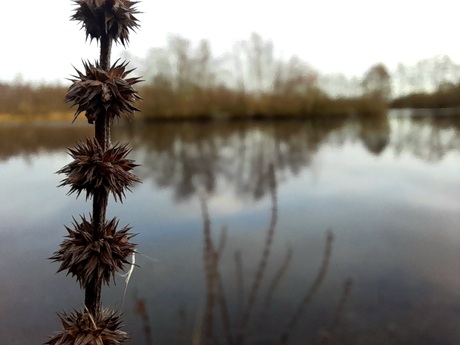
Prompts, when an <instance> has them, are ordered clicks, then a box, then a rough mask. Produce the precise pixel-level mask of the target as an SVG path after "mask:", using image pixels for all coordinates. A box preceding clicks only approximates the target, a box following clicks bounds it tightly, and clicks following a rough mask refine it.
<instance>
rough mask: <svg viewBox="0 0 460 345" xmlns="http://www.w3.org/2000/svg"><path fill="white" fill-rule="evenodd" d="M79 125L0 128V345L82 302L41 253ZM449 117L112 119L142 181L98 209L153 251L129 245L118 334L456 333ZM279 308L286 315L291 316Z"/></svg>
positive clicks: (456, 208)
mask: <svg viewBox="0 0 460 345" xmlns="http://www.w3.org/2000/svg"><path fill="white" fill-rule="evenodd" d="M91 130H92V128H91V127H86V126H85V127H72V128H68V127H66V126H56V127H54V128H48V127H32V126H29V127H27V126H24V127H19V128H18V127H10V128H1V129H0V138H1V139H0V140H1V141H2V145H1V146H0V168H1V171H2V173H3V175H2V177H3V178H2V179H1V180H0V189H1V190H2V193H1V194H0V205H1V207H0V219H1V220H2V227H1V228H0V277H1V280H2V282H1V283H0V318H1V322H0V334H2V341H3V342H5V343H6V344H21V345H29V344H36V343H40V342H41V341H43V340H44V339H45V338H46V336H47V335H49V332H50V330H52V329H56V328H57V327H59V326H58V320H57V318H56V317H55V311H57V310H66V309H72V308H79V307H81V305H80V303H81V300H82V297H81V291H80V290H79V288H78V286H77V284H75V283H74V282H73V281H72V280H71V279H69V278H66V277H65V276H64V275H55V271H56V269H57V267H56V266H53V265H52V264H51V263H49V262H47V261H46V257H49V256H50V255H51V254H52V252H53V251H54V250H55V249H56V247H57V245H58V244H59V242H60V241H61V239H62V236H64V235H65V230H64V228H63V227H62V224H65V223H68V221H69V219H70V216H72V215H76V214H77V213H83V212H88V207H86V206H87V205H86V204H85V203H84V200H77V201H76V200H75V199H73V198H69V197H66V196H65V192H66V191H65V190H63V189H57V188H55V186H56V185H57V184H59V180H60V178H61V177H60V176H57V175H55V174H53V172H55V171H57V170H58V169H59V168H61V167H62V166H63V165H64V164H65V163H66V162H67V161H68V159H69V157H68V156H67V155H66V154H65V153H64V151H65V147H67V146H72V145H73V143H74V142H75V141H76V140H78V139H82V138H84V137H85V136H86V135H89V134H90V133H91ZM459 130H460V126H459V121H458V118H455V117H442V118H441V117H437V118H428V117H420V116H415V117H414V116H393V115H392V116H390V117H389V120H388V121H372V122H368V121H360V120H358V119H354V120H351V121H347V122H345V121H341V120H340V121H329V122H319V121H314V120H312V121H304V122H294V121H293V122H272V123H269V122H261V123H247V122H232V123H199V124H197V123H195V124H192V123H189V124H179V123H177V124H176V123H175V124H167V123H163V124H153V125H147V126H140V127H137V124H136V123H134V124H133V125H132V126H131V127H130V128H126V127H119V128H117V129H116V131H115V137H116V140H120V141H122V142H125V141H131V142H132V143H133V144H134V145H133V146H134V150H133V152H132V155H133V157H132V158H135V159H136V160H137V161H138V162H139V163H141V164H143V166H141V167H139V169H138V170H137V173H139V174H141V175H142V177H143V178H144V183H143V184H140V185H139V186H137V187H136V188H135V189H134V193H133V195H132V196H130V198H128V199H127V200H126V203H125V204H124V205H123V206H120V205H118V204H114V203H111V204H110V212H112V213H114V215H117V216H119V217H120V219H121V220H122V221H123V222H126V223H129V224H131V225H132V226H133V228H134V229H135V230H136V232H139V236H138V237H137V239H138V242H139V243H140V245H139V250H140V252H141V253H142V254H145V255H147V256H149V257H153V258H155V259H156V260H157V261H151V260H149V259H147V258H145V257H143V256H142V255H139V257H138V258H136V262H137V263H138V264H139V266H140V267H139V268H137V269H136V270H135V272H134V274H133V277H132V278H131V281H130V286H129V287H128V294H127V295H126V302H125V321H126V323H127V324H128V326H127V329H128V331H129V332H130V333H131V334H132V336H133V339H132V342H131V343H132V344H136V345H140V344H144V343H146V344H148V345H150V344H151V343H152V342H153V343H155V344H167V345H171V344H172V345H174V344H190V343H191V341H192V340H196V339H194V337H195V336H196V335H197V334H199V335H200V337H201V338H200V341H201V340H204V339H205V338H206V336H205V335H206V334H208V335H207V338H208V339H215V337H216V336H223V338H222V339H221V340H222V342H221V343H225V342H226V341H227V338H228V336H226V335H228V334H230V335H231V337H232V338H233V339H232V340H233V342H235V343H236V342H237V340H238V334H242V335H240V336H239V337H240V338H241V337H242V338H243V339H246V341H245V343H246V344H251V345H256V344H267V339H268V338H264V337H265V336H267V337H270V341H272V340H273V339H274V340H280V339H281V336H282V334H286V333H287V334H289V337H288V339H289V341H290V343H292V344H304V343H305V342H306V341H308V340H312V342H313V343H316V342H317V341H320V340H321V341H326V340H327V339H330V343H332V344H333V343H336V344H354V345H356V344H372V343H374V340H375V339H376V338H378V339H380V340H381V343H382V344H424V343H429V342H430V341H431V342H432V343H436V344H457V343H459V342H460V333H459V332H458V327H457V326H458V325H457V324H458V310H460V299H459V298H458V291H460V278H459V276H458V275H457V274H456V273H455V272H458V271H460V251H459V250H458V249H459V248H460V239H459V236H458V224H459V218H458V215H459V212H460V199H459V195H460V183H459V179H458V171H459V170H458V168H459V164H458V156H459V153H460V143H459V137H460V136H459ZM24 181H26V182H24ZM275 182H276V183H275ZM159 186H160V187H161V188H159ZM274 186H276V188H275V187H274ZM202 193H205V194H206V195H207V196H208V197H207V198H206V205H203V208H204V209H206V208H209V211H208V213H209V216H206V212H205V213H204V214H205V217H204V222H203V220H202V219H201V217H200V207H199V205H200V202H199V198H198V196H200V195H202ZM275 195H276V198H275ZM172 197H175V198H176V200H180V201H181V202H178V203H176V202H173V200H172V199H173V198H172ZM275 199H276V200H275ZM271 205H276V206H277V210H276V211H275V210H274V208H273V207H272V206H271ZM204 206H206V208H205V207H204ZM85 207H86V208H85ZM85 210H86V211H85ZM270 210H271V212H270ZM267 214H268V215H269V216H268V217H267ZM270 217H271V223H272V225H270V219H268V220H267V218H270ZM206 219H209V220H212V224H208V223H209V221H206ZM203 223H204V224H205V227H204V228H205V230H203ZM267 223H268V224H267ZM206 224H208V225H206ZM273 224H275V225H273ZM224 226H228V229H227V230H223V231H218V230H220V229H221V227H224ZM270 229H273V230H270ZM327 229H333V230H334V235H335V240H334V242H333V243H332V240H331V237H327V236H326V239H325V232H326V230H327ZM328 238H329V239H328ZM24 253H27V255H24ZM328 253H330V254H328ZM329 257H330V258H329ZM264 258H265V259H264ZM203 266H204V267H203ZM261 267H263V271H262V274H260V273H259V274H258V272H260V271H261ZM322 272H324V273H322ZM258 275H260V276H262V279H260V281H261V283H259V285H258V286H257V284H256V283H255V282H256V281H257V279H256V277H257V276H258ZM349 276H352V277H353V284H352V285H351V284H350V282H349V281H348V280H347V278H348V277H349ZM211 278H212V279H211ZM218 278H219V279H218ZM315 282H317V283H315ZM31 286H33V287H34V288H33V289H31ZM254 287H256V288H254ZM50 291H52V293H50ZM206 291H208V292H211V291H212V294H211V293H208V294H206ZM254 291H256V292H254ZM123 292H124V285H123V281H122V280H120V284H117V286H116V287H114V288H111V289H108V290H107V291H104V294H105V295H104V296H105V297H104V298H106V301H107V304H108V305H115V306H116V305H120V304H121V300H122V296H123ZM207 295H208V296H207ZM224 295H225V303H224V302H223V297H222V296H224ZM312 295H313V297H314V298H312V297H310V296H312ZM209 296H212V298H211V297H209ZM251 296H255V297H251ZM250 300H255V302H253V303H252V305H253V307H251V308H252V309H251V308H250V309H248V305H250V304H249V301H250ZM302 301H307V307H308V308H307V309H303V307H299V306H302V305H304V303H303V302H302ZM224 305H226V309H227V312H224V313H222V310H225V307H224ZM210 306H213V307H212V308H211V307H210ZM136 307H137V312H136V309H135V308H136ZM296 309H297V310H299V309H300V310H301V312H300V314H301V315H303V316H301V317H300V318H299V320H301V321H298V322H293V321H292V320H293V319H294V321H295V320H296V317H295V315H296ZM248 310H249V312H248ZM302 310H306V311H307V312H306V313H305V312H303V311H302ZM222 314H228V317H227V316H225V317H223V316H222ZM297 314H298V313H297ZM209 315H211V316H212V318H211V317H210V316H209ZM246 315H249V317H248V316H246ZM209 319H212V320H214V321H213V322H212V323H211V325H212V327H211V326H210V324H209V323H207V322H206V321H204V320H209ZM225 319H228V320H229V322H228V324H229V326H225V324H226V323H227V321H224V320H225ZM246 319H249V321H245V320H246ZM290 320H291V321H290ZM290 324H291V325H292V324H294V326H292V327H289V325H290ZM245 325H246V326H245ZM427 325H428V326H427ZM144 327H145V329H147V330H148V329H149V328H150V329H151V338H150V339H149V338H146V337H145V335H144V333H143V332H144V331H143V329H144ZM291 328H292V329H291ZM226 329H230V331H229V332H227V331H226ZM210 330H212V337H211V336H209V332H210ZM286 330H287V331H286ZM323 331H324V332H323ZM270 332H271V333H270ZM5 334H6V335H5ZM326 334H332V336H331V337H329V338H328V337H327V336H326ZM283 339H284V338H283ZM197 341H198V340H197Z"/></svg>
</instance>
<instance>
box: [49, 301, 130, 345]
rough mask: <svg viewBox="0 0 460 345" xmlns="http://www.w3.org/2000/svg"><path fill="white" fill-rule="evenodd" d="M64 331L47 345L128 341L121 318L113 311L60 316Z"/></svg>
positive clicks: (84, 344) (83, 312)
mask: <svg viewBox="0 0 460 345" xmlns="http://www.w3.org/2000/svg"><path fill="white" fill-rule="evenodd" d="M59 318H60V319H61V323H62V326H63V328H64V329H63V330H62V331H61V332H59V333H58V334H56V335H55V336H53V337H52V338H50V340H48V341H47V342H46V343H45V345H75V344H79V345H117V344H121V343H123V342H125V341H126V340H128V334H127V333H126V332H124V331H122V330H120V328H121V319H120V316H119V315H118V314H117V313H116V312H115V311H112V310H109V309H102V310H101V312H100V313H97V315H92V314H91V313H90V312H89V311H88V310H85V311H73V312H71V313H69V314H67V313H62V314H60V315H59Z"/></svg>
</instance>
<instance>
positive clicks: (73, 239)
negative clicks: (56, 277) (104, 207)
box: [50, 217, 136, 288]
mask: <svg viewBox="0 0 460 345" xmlns="http://www.w3.org/2000/svg"><path fill="white" fill-rule="evenodd" d="M117 227H118V220H117V219H116V218H114V219H112V220H111V221H109V222H106V223H105V224H104V228H103V233H102V234H99V235H98V237H97V238H95V235H94V232H93V229H92V227H91V221H88V220H86V218H85V217H81V222H80V223H79V222H77V221H76V220H75V219H74V221H73V229H70V228H68V227H66V229H67V232H68V235H67V236H66V239H64V241H63V242H62V243H61V246H60V248H59V250H58V251H56V252H55V253H54V254H53V256H52V257H51V258H50V259H51V260H53V261H55V262H60V263H61V265H60V267H59V270H58V272H61V271H64V270H67V271H68V272H67V274H71V275H72V276H74V277H76V279H77V281H78V282H79V283H80V286H81V287H82V288H86V287H87V286H88V284H89V283H90V282H91V281H92V280H93V279H95V277H96V279H97V281H98V282H101V283H105V284H106V285H109V284H110V281H111V280H112V279H113V281H115V273H116V272H121V271H124V270H125V268H126V267H125V266H126V265H130V263H129V262H128V260H127V258H128V257H129V256H130V255H132V254H133V253H134V251H135V246H136V245H135V244H133V243H131V242H130V241H129V240H130V239H131V238H132V237H134V236H135V235H134V234H131V233H129V232H128V231H129V230H130V229H131V228H130V227H127V226H126V227H124V228H123V229H121V230H117Z"/></svg>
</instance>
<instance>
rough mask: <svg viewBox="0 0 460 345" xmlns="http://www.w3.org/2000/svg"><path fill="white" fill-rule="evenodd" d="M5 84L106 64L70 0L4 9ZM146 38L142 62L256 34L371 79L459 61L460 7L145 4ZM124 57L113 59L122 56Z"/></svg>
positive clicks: (139, 42)
mask: <svg viewBox="0 0 460 345" xmlns="http://www.w3.org/2000/svg"><path fill="white" fill-rule="evenodd" d="M1 1H2V5H1V11H2V19H1V20H0V32H1V43H0V44H1V48H0V52H1V54H0V81H9V80H13V79H14V78H15V77H17V76H18V75H19V74H21V75H22V77H23V79H24V80H26V81H38V82H40V81H51V82H55V81H60V82H64V81H65V78H67V77H68V76H69V75H70V74H71V73H72V72H73V69H72V65H75V66H76V67H81V59H90V60H94V59H96V58H97V56H98V47H97V44H96V43H95V42H93V43H92V44H91V45H90V44H89V43H85V34H84V31H82V30H79V24H78V23H77V22H74V21H72V22H71V21H69V17H70V15H71V14H72V9H73V7H74V6H73V4H72V1H71V0H40V1H38V0H20V1H19V0H17V1H7V0H1ZM138 8H139V10H140V11H142V12H144V13H143V14H140V15H138V17H139V19H140V20H141V28H140V30H139V31H138V32H137V33H134V34H132V35H131V43H130V45H129V47H128V50H129V52H130V53H131V54H134V55H136V56H138V57H143V56H144V55H145V54H146V52H147V50H148V49H149V48H152V47H161V46H164V45H165V43H166V41H167V37H168V35H170V34H180V35H182V36H184V37H186V38H189V39H191V40H192V41H195V42H196V41H198V40H199V39H201V38H206V39H209V40H210V41H211V44H212V48H213V51H214V53H215V54H216V55H218V54H220V53H223V52H225V51H228V50H230V49H231V47H232V44H233V42H235V41H237V40H242V39H247V38H248V37H249V35H250V33H251V32H257V33H259V34H261V35H262V37H264V38H266V39H271V40H273V42H274V45H275V49H276V51H277V52H278V53H279V54H282V55H283V56H284V57H290V56H291V55H293V54H296V55H298V56H300V57H301V58H302V59H304V60H305V61H307V62H309V63H310V64H311V65H312V66H313V67H315V68H317V69H318V70H320V71H321V72H325V73H330V72H344V73H345V74H347V75H358V76H360V75H362V73H363V72H364V71H366V70H367V69H368V68H369V67H370V66H371V65H372V64H374V63H376V62H383V63H385V64H387V65H388V66H389V67H390V68H394V67H395V66H396V64H397V63H398V62H403V63H406V64H413V63H415V62H416V61H417V60H420V59H423V58H428V57H432V56H435V55H438V54H448V55H449V56H451V57H452V58H453V59H454V61H457V62H458V61H460V20H459V15H460V2H458V1H456V0H436V1H434V0H426V1H424V0H419V1H412V0H387V1H377V0H374V1H373V0H315V1H313V0H283V1H270V0H264V1H263V0H233V1H219V0H163V1H159V0H143V1H141V2H140V3H139V4H138ZM121 50H122V49H121V48H120V47H119V48H116V49H115V51H114V56H113V57H114V58H116V57H117V56H120V53H121Z"/></svg>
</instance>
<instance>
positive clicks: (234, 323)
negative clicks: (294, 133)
mask: <svg viewBox="0 0 460 345" xmlns="http://www.w3.org/2000/svg"><path fill="white" fill-rule="evenodd" d="M268 170H269V171H268V177H267V179H268V184H269V193H270V195H271V201H272V208H271V213H270V214H271V217H270V223H269V225H268V227H267V229H266V233H265V236H264V239H263V245H262V248H261V252H260V258H259V260H256V261H254V262H246V264H248V266H249V267H251V269H250V271H251V273H250V274H243V272H244V271H246V270H245V268H244V267H243V259H242V252H241V250H240V249H237V250H236V252H235V255H234V258H235V268H236V270H235V273H236V277H235V278H234V280H235V281H237V288H236V289H235V288H233V289H232V284H230V285H228V284H226V282H227V283H228V281H231V280H232V279H228V277H224V274H223V273H227V274H225V276H228V273H229V272H231V270H230V271H229V270H228V269H225V268H224V267H223V263H222V261H224V260H223V254H224V251H225V250H226V249H227V248H226V247H227V246H226V244H227V237H226V234H227V231H226V228H224V229H223V230H222V232H221V235H220V238H219V240H218V241H214V237H215V234H213V232H214V231H213V229H212V222H211V218H210V215H209V213H208V207H207V202H206V198H205V197H204V196H203V195H201V197H200V202H201V209H202V219H203V266H204V273H205V275H204V277H205V282H206V283H205V291H204V293H205V296H206V298H205V306H204V313H203V314H202V315H201V316H197V320H195V322H194V323H195V324H196V325H199V326H198V327H195V329H194V330H190V329H189V330H187V329H185V328H184V329H181V327H184V325H185V323H183V322H179V324H178V325H177V327H179V329H177V331H176V334H182V335H183V336H182V337H181V338H182V339H181V341H180V343H183V344H190V343H193V344H196V345H215V344H226V345H244V344H248V345H250V344H267V345H269V344H273V345H289V344H290V345H294V344H304V343H306V341H307V340H309V339H310V342H308V343H312V344H334V343H341V340H342V337H343V336H344V335H345V333H343V332H342V331H340V330H338V328H339V327H338V326H339V324H340V322H341V321H342V319H343V316H344V313H345V309H346V304H347V301H348V298H349V296H350V293H351V288H352V280H351V279H350V278H348V279H347V280H346V281H345V282H344V285H343V290H342V292H341V294H340V291H339V292H338V294H340V295H341V298H340V300H339V302H338V304H336V305H335V303H334V302H332V303H330V304H328V305H327V306H328V307H330V306H332V308H330V311H329V317H328V318H327V319H329V322H327V323H326V324H322V325H321V329H316V326H313V327H306V326H305V324H304V322H305V314H306V312H307V311H308V309H309V307H310V305H311V302H312V300H313V299H314V298H315V297H316V295H317V293H318V290H319V289H320V288H321V286H322V284H323V281H324V279H325V277H326V274H327V272H328V268H329V264H330V261H331V255H332V245H333V234H332V232H330V231H328V232H327V236H326V241H325V246H324V251H323V253H322V260H321V264H320V265H319V267H318V269H317V272H316V274H315V275H314V279H313V280H312V281H311V282H309V283H307V284H306V285H305V286H303V284H302V286H303V287H302V288H301V289H300V291H301V294H300V295H298V296H295V294H294V295H293V296H292V299H293V301H295V302H294V305H293V308H292V310H291V311H290V312H286V310H284V311H283V312H282V314H281V315H280V310H278V309H274V308H273V307H272V303H271V301H273V300H276V299H277V297H278V295H279V293H280V292H282V291H281V289H280V288H279V285H280V283H281V281H282V280H284V278H285V276H286V273H287V271H288V267H289V265H290V263H291V259H292V257H293V256H294V254H295V253H293V250H292V248H289V249H288V253H287V256H286V258H285V260H283V261H282V262H281V265H280V267H279V268H278V269H277V270H276V271H274V272H271V271H270V270H268V268H269V266H271V264H272V261H273V260H272V258H271V256H272V255H271V254H272V252H273V249H274V248H273V247H274V243H275V241H276V240H277V239H278V238H277V236H276V230H277V223H278V206H277V205H278V202H277V178H276V175H275V171H274V167H273V165H269V168H268ZM246 254H248V253H246ZM301 255H302V254H301ZM227 258H228V256H227ZM225 278H226V279H225ZM270 278H271V279H270ZM302 280H303V279H302ZM288 281H289V280H288ZM245 282H246V283H249V284H248V285H247V287H248V288H249V289H248V290H247V291H245V289H244V286H245V285H246V284H245ZM285 288H287V289H288V290H289V287H285ZM235 292H236V293H235ZM246 292H247V293H246ZM233 294H234V295H235V296H233V298H232V295H233ZM235 297H236V298H235ZM263 297H264V298H263ZM139 306H140V307H139ZM334 307H335V308H334ZM136 312H137V313H138V314H139V315H140V316H141V318H142V322H143V326H144V327H143V329H144V335H145V339H146V344H152V343H153V341H152V332H151V330H152V327H151V324H150V321H149V320H150V318H149V314H148V308H147V306H146V303H145V301H144V300H139V299H138V300H137V307H136ZM180 314H181V315H182V316H185V315H186V314H187V311H186V310H182V309H181V310H180ZM192 314H193V315H197V313H196V312H193V311H192ZM296 331H300V332H296ZM160 333H161V332H160ZM337 341H338V342H337ZM167 343H168V344H176V342H174V339H171V338H169V339H167Z"/></svg>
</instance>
